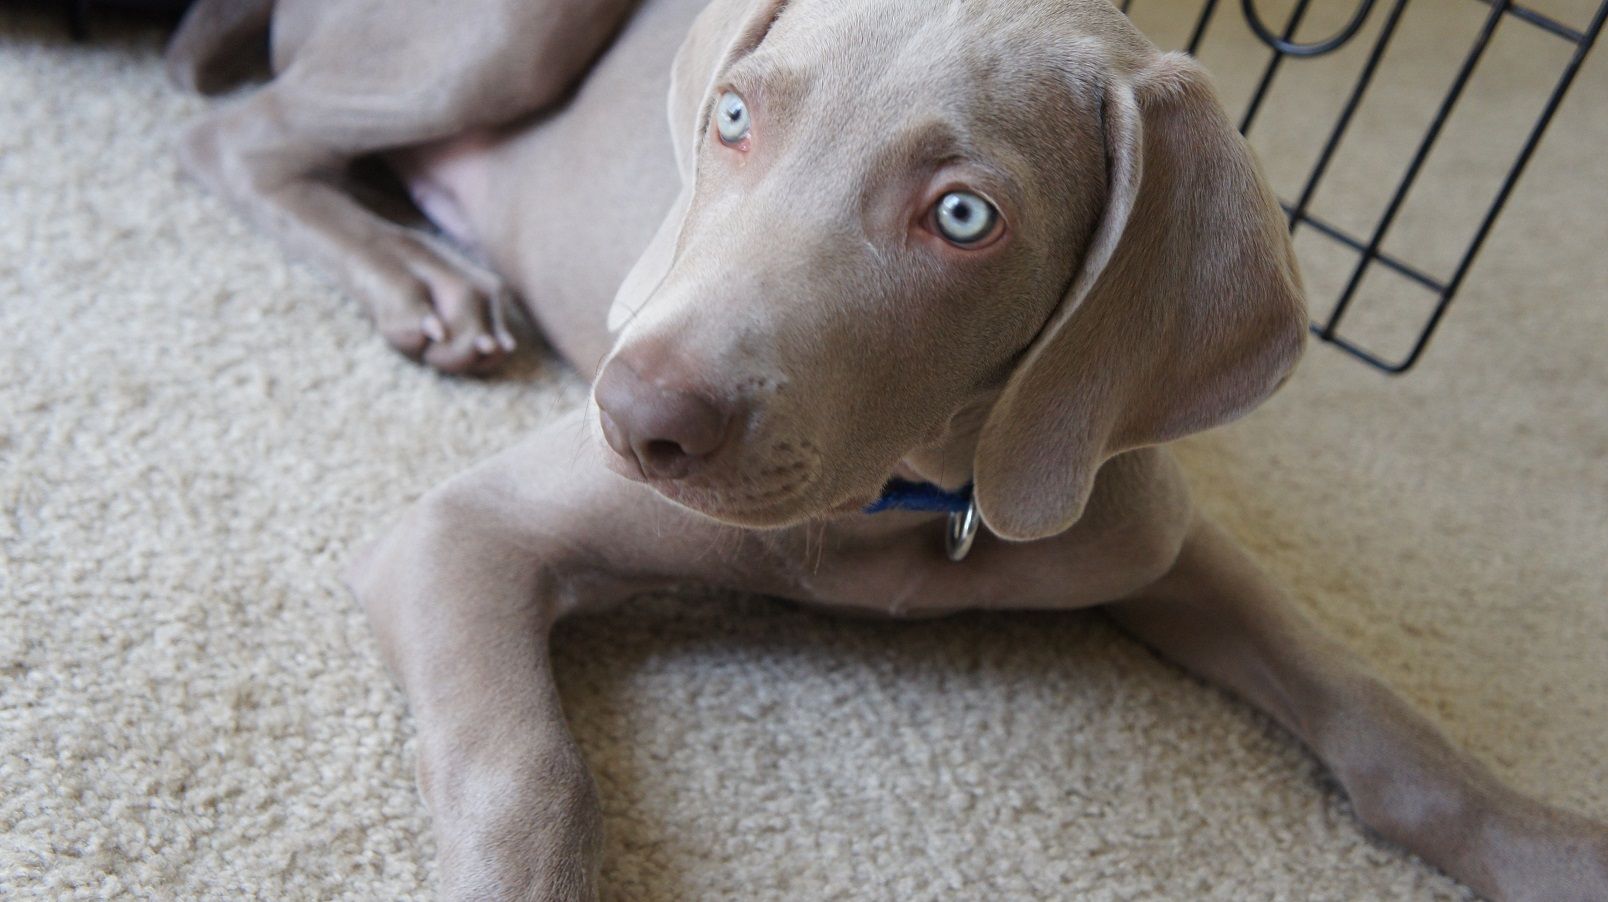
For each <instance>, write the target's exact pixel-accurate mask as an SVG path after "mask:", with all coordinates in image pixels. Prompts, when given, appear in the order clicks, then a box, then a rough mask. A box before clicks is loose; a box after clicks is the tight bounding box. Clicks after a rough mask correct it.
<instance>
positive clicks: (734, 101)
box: [715, 91, 753, 144]
mask: <svg viewBox="0 0 1608 902" xmlns="http://www.w3.org/2000/svg"><path fill="white" fill-rule="evenodd" d="M752 128H753V124H752V123H751V122H749V120H748V104H747V103H746V102H745V101H744V100H743V98H742V96H741V95H739V94H738V93H737V92H736V91H726V92H725V93H723V94H721V95H720V99H719V100H717V101H716V102H715V130H716V131H718V132H719V133H720V140H722V141H724V142H726V143H727V144H736V143H738V142H740V141H742V140H743V139H744V138H746V137H748V132H749V131H750V130H751V129H752Z"/></svg>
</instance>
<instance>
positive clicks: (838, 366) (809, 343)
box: [594, 0, 1306, 540]
mask: <svg viewBox="0 0 1608 902" xmlns="http://www.w3.org/2000/svg"><path fill="white" fill-rule="evenodd" d="M672 81H673V84H672V89H671V97H670V113H671V125H672V128H673V129H674V131H675V141H676V154H677V160H678V163H679V165H680V168H681V173H682V179H683V190H682V193H681V196H680V198H679V200H678V201H677V203H676V205H675V207H674V209H673V210H672V211H671V212H670V214H669V216H668V217H667V218H666V220H665V222H664V224H663V226H662V227H661V229H660V230H659V233H658V235H657V236H656V237H655V238H654V240H653V242H652V245H651V246H650V247H649V249H648V250H647V252H646V253H645V254H644V255H643V257H642V259H641V260H640V262H639V263H638V264H637V266H636V268H635V269H634V270H633V271H632V272H631V274H630V275H629V277H628V278H627V279H626V281H625V283H624V285H623V286H622V287H621V289H620V293H619V296H618V298H617V299H616V302H615V305H614V308H613V310H612V312H611V315H610V318H611V322H610V325H611V328H614V329H616V330H618V331H619V333H620V334H619V339H618V343H617V345H616V347H615V349H614V351H613V353H611V354H610V355H609V357H608V359H607V361H606V362H605V364H604V366H603V369H602V370H601V372H600V376H599V379H598V384H597V387H596V389H595V392H594V396H595V398H596V400H597V402H598V404H599V407H600V412H599V413H600V415H599V423H600V426H601V429H602V432H603V434H604V437H605V438H606V440H607V442H608V444H609V445H610V446H611V447H612V448H613V449H614V454H613V455H611V458H612V465H613V466H615V467H616V468H617V469H618V470H620V471H621V472H623V473H625V474H626V475H629V476H632V477H633V478H640V479H645V480H646V481H648V482H649V483H650V484H652V485H653V486H654V487H655V488H656V489H657V490H658V491H660V492H661V493H663V494H664V495H666V496H667V497H669V498H671V499H673V500H675V501H678V502H680V503H682V504H684V505H687V506H689V507H691V508H694V509H696V510H699V511H702V512H704V513H706V514H708V515H710V516H713V517H715V518H717V519H720V520H724V521H728V522H732V523H737V524H741V525H748V526H761V527H764V526H782V525H788V524H792V523H796V522H799V521H801V520H804V519H806V518H809V517H812V516H817V515H820V514H823V513H826V512H829V511H837V510H852V509H855V508H857V507H859V506H861V505H863V504H865V503H867V502H869V501H870V500H871V499H873V498H875V497H876V495H877V494H878V492H879V490H880V489H881V487H882V485H883V484H884V482H885V481H886V479H887V478H888V476H889V475H890V473H891V472H892V471H893V470H894V469H895V468H896V467H898V466H899V465H900V463H901V462H903V463H904V464H905V466H906V467H908V468H909V469H911V470H914V471H915V472H916V473H919V474H920V475H921V476H923V477H925V478H928V479H932V480H934V481H940V482H943V483H944V484H947V485H950V486H954V485H958V484H960V483H964V482H966V481H968V480H974V481H975V484H976V498H977V502H978V506H979V510H980V512H981V514H982V517H983V520H984V522H985V523H986V524H987V525H988V527H989V528H990V530H991V531H993V532H994V533H995V534H997V535H1000V536H1002V537H1004V538H1008V539H1018V540H1026V539H1033V538H1039V537H1043V536H1048V535H1053V534H1055V533H1057V532H1060V531H1062V530H1064V529H1066V528H1067V527H1069V526H1070V525H1071V524H1072V523H1074V522H1075V521H1076V520H1077V519H1078V517H1079V516H1080V515H1081V512H1082V509H1083V506H1084V503H1085V501H1086V500H1087V497H1088V494H1089V491H1090V488H1091V486H1092V482H1093V478H1094V474H1095V472H1096V471H1097V470H1098V469H1099V467H1100V465H1101V464H1102V463H1103V462H1104V461H1105V460H1107V459H1108V458H1110V457H1111V456H1113V455H1115V454H1117V453H1120V452H1122V451H1125V450H1128V449H1131V448H1135V447H1139V446H1143V445H1148V444H1154V443H1158V442H1164V441H1168V440H1171V439H1174V438H1177V437H1179V436H1182V435H1185V434H1187V433H1190V432H1194V431H1197V430H1201V429H1205V428H1208V427H1210V426H1213V425H1216V424H1219V423H1222V422H1225V421H1227V420H1229V419H1232V418H1234V417H1236V416H1238V415H1240V414H1242V413H1244V412H1245V411H1247V410H1249V409H1250V408H1251V407H1253V406H1254V405H1256V404H1257V403H1259V402H1260V401H1262V400H1263V399H1264V398H1266V397H1267V396H1268V395H1269V394H1271V393H1272V391H1273V390H1274V389H1275V388H1277V387H1278V385H1279V384H1280V383H1281V382H1282V381H1283V379H1284V378H1285V377H1286V375H1287V374H1288V373H1289V371H1290V370H1291V369H1292V367H1293V366H1294V364H1295V361H1296V359H1297V358H1298V357H1299V355H1300V352H1301V348H1302V346H1303V344H1304V341H1305V335H1306V315H1305V311H1304V309H1303V304H1302V297H1301V286H1300V281H1299V277H1298V275H1297V273H1296V268H1295V263H1294V259H1293V255H1292V253H1291V249H1290V244H1289V240H1288V237H1287V234H1286V231H1285V228H1284V225H1283V221H1282V219H1281V217H1280V215H1279V210H1278V206H1277V203H1276V202H1275V199H1274V198H1273V196H1272V194H1271V192H1270V191H1269V190H1268V188H1267V186H1266V185H1265V183H1264V182H1263V181H1262V179H1261V177H1260V175H1259V174H1258V171H1257V168H1256V164H1255V162H1254V161H1253V159H1252V157H1251V154H1250V152H1249V150H1248V149H1247V148H1246V146H1245V144H1244V142H1243V141H1241V139H1240V137H1239V135H1238V134H1236V133H1235V131H1234V129H1233V128H1232V126H1231V125H1230V124H1229V122H1228V121H1227V119H1226V117H1225V116H1224V114H1223V112H1222V110H1221V108H1220V106H1219V104H1218V102H1217V100H1216V98H1215V96H1214V94H1213V92H1212V89H1211V87H1210V86H1209V84H1208V83H1207V81H1206V79H1205V77H1204V75H1203V74H1202V72H1201V71H1200V69H1199V68H1198V67H1197V66H1196V65H1195V63H1194V62H1193V61H1191V60H1190V59H1189V58H1187V57H1185V56H1181V55H1177V54H1162V53H1160V52H1158V51H1157V50H1156V49H1155V48H1154V47H1153V46H1151V45H1150V44H1149V43H1148V42H1147V41H1146V40H1145V39H1144V38H1143V37H1142V36H1140V35H1139V34H1138V33H1137V32H1136V31H1135V30H1134V29H1133V27H1132V26H1131V25H1130V24H1129V23H1128V21H1127V19H1126V18H1125V17H1123V16H1122V15H1121V14H1120V13H1118V12H1117V11H1116V10H1115V9H1114V8H1112V7H1111V6H1110V5H1109V4H1108V3H1106V2H1105V0H1072V2H1066V3H1045V2H1042V0H998V2H991V3H976V2H961V0H875V2H869V0H863V2H844V0H790V2H789V0H715V2H714V3H713V4H712V5H711V6H710V7H709V9H708V10H707V11H706V12H705V13H704V14H703V15H702V16H701V17H700V18H699V20H698V22H697V24H696V26H695V27H694V28H693V30H692V32H691V34H690V35H689V37H688V38H687V41H686V43H685V44H684V46H683V47H682V49H681V52H680V55H679V56H678V58H677V61H676V65H675V69H674V73H673V79H672Z"/></svg>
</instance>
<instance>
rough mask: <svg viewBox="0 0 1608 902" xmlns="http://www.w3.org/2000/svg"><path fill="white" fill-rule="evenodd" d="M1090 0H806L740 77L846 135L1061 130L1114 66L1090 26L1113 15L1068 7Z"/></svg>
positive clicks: (1011, 140)
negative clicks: (945, 128)
mask: <svg viewBox="0 0 1608 902" xmlns="http://www.w3.org/2000/svg"><path fill="white" fill-rule="evenodd" d="M1083 5H1084V3H1083V2H1081V0H1078V2H1073V3H1070V4H1055V3H1049V4H1046V3H1043V2H1042V0H1038V2H1019V0H991V2H976V0H878V2H875V3H870V2H852V0H851V2H844V0H803V2H799V0H794V2H792V3H789V4H788V5H787V6H786V7H785V9H784V10H783V12H782V14H781V15H780V17H779V18H778V19H777V21H776V22H775V23H774V25H773V26H772V28H771V29H770V31H769V32H768V34H767V36H766V38H765V40H764V42H763V43H762V44H761V45H760V46H759V47H758V48H756V49H755V50H754V51H753V52H751V53H750V54H748V55H747V56H746V57H744V58H742V59H741V60H739V61H738V62H737V63H736V64H735V65H734V66H733V67H732V69H731V70H730V72H729V73H728V76H729V80H731V81H733V82H736V83H737V84H739V85H744V84H746V85H748V86H752V87H753V88H755V89H757V90H758V91H760V92H761V95H762V96H763V98H764V100H765V104H764V105H765V106H766V107H767V108H768V109H770V110H771V111H772V112H773V114H775V113H781V114H787V113H793V114H797V117H802V116H803V115H804V113H805V111H807V112H808V117H807V118H808V119H809V120H810V121H811V122H812V123H813V124H814V125H815V127H816V128H818V129H822V130H827V131H832V132H833V133H835V134H837V135H847V134H849V133H853V132H858V131H862V130H865V129H867V128H869V129H872V130H875V131H878V132H879V133H880V134H882V135H884V136H886V135H888V134H890V133H892V132H900V131H911V130H915V129H922V130H928V126H929V125H930V124H931V123H933V122H935V121H943V122H946V123H948V124H949V125H950V126H952V127H953V130H954V133H955V136H956V137H957V138H959V139H961V143H964V144H967V145H969V146H973V147H975V146H979V145H987V144H989V143H1005V144H1009V145H1013V146H1021V145H1023V144H1025V143H1036V142H1037V141H1039V140H1044V139H1049V140H1056V141H1060V140H1064V139H1065V138H1066V137H1067V136H1066V135H1062V134H1058V133H1059V132H1061V131H1064V130H1066V129H1068V128H1072V129H1076V128H1078V127H1079V124H1080V122H1081V121H1085V120H1087V118H1088V114H1089V113H1090V112H1092V111H1093V110H1094V109H1095V107H1096V105H1097V103H1098V99H1097V94H1098V92H1099V86H1100V85H1101V84H1102V83H1103V82H1104V81H1105V80H1106V78H1105V73H1106V71H1107V69H1108V68H1109V59H1108V54H1107V52H1106V50H1105V44H1104V42H1102V41H1099V40H1095V39H1093V38H1091V37H1090V36H1089V33H1090V29H1091V28H1100V27H1105V25H1102V24H1101V23H1099V22H1096V23H1094V25H1090V23H1088V22H1085V21H1082V19H1080V18H1079V17H1078V16H1075V15H1070V14H1069V13H1068V10H1074V9H1077V8H1080V7H1082V6H1083ZM1102 5H1107V6H1108V4H1103V2H1102ZM1112 12H1113V14H1114V15H1116V16H1117V17H1118V18H1120V15H1121V14H1120V13H1115V11H1114V10H1112ZM795 118H796V117H795ZM1051 132H1053V133H1057V134H1048V133H1051Z"/></svg>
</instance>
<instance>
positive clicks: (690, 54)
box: [608, 0, 787, 332]
mask: <svg viewBox="0 0 1608 902" xmlns="http://www.w3.org/2000/svg"><path fill="white" fill-rule="evenodd" d="M786 5H787V0H714V2H712V3H710V4H709V5H708V6H707V7H705V8H704V11H703V12H701V13H699V14H698V18H697V19H696V20H695V21H694V22H693V24H692V29H691V30H690V31H688V32H687V37H686V39H685V40H684V41H682V43H681V49H680V50H678V51H676V59H675V63H674V65H672V67H671V69H670V99H669V114H670V139H671V141H672V143H673V144H674V147H675V154H676V168H677V169H678V170H679V171H680V173H681V194H680V195H679V196H678V197H677V198H676V202H675V205H674V206H672V207H671V208H670V211H669V213H667V214H666V215H665V218H664V222H662V223H660V225H659V231H658V232H657V233H655V234H654V236H653V241H652V242H650V243H649V244H648V247H647V250H645V251H643V253H642V256H641V257H639V258H638V259H637V263H636V266H634V267H632V268H631V272H630V273H628V274H627V275H626V277H625V281H624V282H623V283H622V284H621V285H620V290H619V291H618V292H617V293H616V294H615V296H614V305H613V306H612V307H610V308H609V322H608V325H609V331H611V332H617V331H619V330H620V329H621V328H623V327H624V326H625V324H626V322H627V321H629V320H630V318H631V316H632V315H634V314H635V313H636V312H637V311H638V310H640V309H642V305H643V304H645V303H647V301H648V298H650V297H651V296H652V295H653V292H654V290H655V289H657V288H658V287H659V283H660V282H662V281H664V277H665V275H666V274H668V273H669V271H670V267H671V265H672V264H674V262H675V256H676V248H677V245H678V244H679V243H680V241H681V227H682V224H683V223H684V222H685V221H686V218H687V211H688V210H690V209H691V208H692V197H693V192H694V190H695V189H696V187H697V180H698V143H699V142H700V141H702V140H703V138H704V135H705V133H706V132H707V131H708V128H709V117H710V113H711V110H712V108H713V104H714V87H715V83H716V81H717V80H718V79H719V78H720V76H721V74H722V73H723V72H725V71H726V69H727V68H728V67H729V66H730V65H731V64H732V62H733V61H735V60H736V59H737V58H738V57H741V56H743V55H745V54H747V53H750V52H752V51H753V50H754V48H755V47H758V46H759V44H760V43H761V42H762V41H764V40H765V35H766V34H768V33H769V32H770V29H771V26H772V25H774V24H776V19H777V17H778V16H780V15H781V13H782V8H783V7H784V6H786Z"/></svg>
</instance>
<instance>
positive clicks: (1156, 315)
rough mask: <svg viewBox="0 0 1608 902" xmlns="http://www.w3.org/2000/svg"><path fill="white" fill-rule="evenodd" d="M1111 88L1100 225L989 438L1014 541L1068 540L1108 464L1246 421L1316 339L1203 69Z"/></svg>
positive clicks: (1185, 64) (986, 480)
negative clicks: (1065, 534)
mask: <svg viewBox="0 0 1608 902" xmlns="http://www.w3.org/2000/svg"><path fill="white" fill-rule="evenodd" d="M1113 78H1116V79H1118V80H1117V81H1114V82H1113V83H1112V84H1110V85H1108V86H1107V88H1106V92H1105V97H1104V112H1103V117H1104V120H1105V121H1104V125H1105V136H1106V159H1107V172H1106V179H1107V183H1108V186H1109V188H1108V191H1109V195H1108V198H1107V201H1106V206H1105V211H1104V213H1103V215H1102V219H1101V223H1100V225H1099V226H1098V227H1097V229H1096V232H1095V235H1094V237H1093V239H1092V240H1091V242H1090V245H1089V247H1088V250H1087V251H1086V252H1085V257H1084V261H1083V265H1082V268H1081V270H1080V271H1079V273H1078V275H1077V276H1076V277H1075V278H1074V279H1073V283H1072V286H1071V288H1070V290H1069V291H1068V293H1067V296H1066V298H1065V299H1064V300H1063V301H1062V303H1061V306H1060V307H1059V308H1057V310H1056V312H1055V313H1054V314H1053V315H1052V316H1051V317H1050V320H1049V321H1048V323H1047V324H1046V325H1045V328H1044V330H1043V332H1042V333H1041V334H1040V335H1039V337H1038V338H1037V339H1035V341H1034V343H1033V344H1032V345H1031V346H1030V347H1029V348H1028V350H1027V352H1026V353H1025V354H1024V355H1023V357H1022V360H1021V362H1020V363H1019V364H1018V366H1017V368H1016V370H1015V371H1014V372H1013V373H1012V374H1011V376H1010V378H1009V380H1008V381H1007V382H1006V385H1005V388H1004V389H1003V391H1002V392H1001V394H1000V397H999V399H998V400H997V401H996V402H995V405H994V407H993V409H992V411H991V412H990V413H989V416H988V419H987V421H986V422H985V423H984V426H983V430H982V433H981V434H980V436H979V438H978V446H977V457H976V460H975V462H974V478H975V481H976V498H977V506H978V511H979V513H980V514H981V515H982V518H983V522H984V523H986V524H987V525H988V528H989V529H990V530H991V531H992V532H993V533H995V534H996V535H998V536H1000V537H1002V538H1005V539H1010V540H1018V541H1025V540H1030V539H1038V538H1043V537H1045V536H1050V535H1054V534H1056V533H1059V532H1062V531H1064V530H1066V529H1067V528H1069V527H1070V526H1071V525H1072V524H1073V523H1076V522H1077V520H1078V518H1079V517H1080V516H1082V514H1083V507H1084V504H1085V503H1086V502H1087V501H1088V497H1089V492H1090V490H1091V489H1092V488H1093V484H1094V476H1095V473H1096V472H1097V471H1098V470H1099V468H1100V466H1101V465H1102V464H1103V463H1105V461H1106V460H1108V459H1110V458H1111V457H1112V456H1114V455H1116V454H1119V453H1121V452H1123V451H1127V450H1130V449H1133V448H1138V447H1142V446H1145V445H1152V444H1157V443H1160V442H1165V441H1169V440H1171V439H1175V438H1179V437H1181V436H1184V435H1187V434H1189V433H1192V432H1197V431H1200V430H1202V429H1207V428H1210V427H1212V426H1216V425H1219V424H1221V423H1225V422H1227V421H1229V420H1232V419H1234V418H1236V417H1238V416H1240V415H1241V414H1243V413H1245V412H1246V411H1248V410H1250V409H1251V408H1252V407H1254V406H1256V405H1257V404H1258V403H1260V402H1261V401H1262V400H1264V399H1265V398H1267V396H1268V395H1270V394H1272V393H1273V391H1274V390H1275V389H1276V388H1278V387H1279V385H1280V384H1281V383H1282V382H1283V380H1284V379H1285V378H1286V377H1287V376H1288V375H1289V373H1290V371H1291V370H1292V369H1293V368H1294V366H1295V362H1296V360H1297V359H1298V358H1299V357H1300V354H1301V349H1302V348H1303V346H1304V345H1305V340H1306V332H1307V318H1306V311H1305V308H1304V303H1303V300H1302V290H1301V281H1300V276H1299V274H1298V273H1297V271H1296V266H1295V259H1294V255H1293V251H1292V249H1291V247H1290V241H1289V235H1288V232H1287V231H1286V227H1285V223H1284V219H1283V217H1282V215H1281V214H1280V212H1279V207H1278V202H1277V200H1276V199H1275V198H1274V196H1273V194H1272V192H1271V191H1270V190H1269V188H1268V187H1267V184H1266V183H1265V182H1264V181H1263V180H1262V177H1261V175H1260V173H1259V172H1258V170H1257V166H1256V162H1255V160H1254V159H1253V158H1252V156H1251V153H1250V150H1249V148H1248V147H1247V146H1246V145H1245V142H1244V141H1243V140H1242V139H1241V138H1240V136H1239V134H1238V133H1237V132H1235V130H1234V128H1233V127H1232V126H1231V125H1230V124H1229V122H1228V119H1227V117H1226V116H1225V115H1224V113H1223V111H1222V108H1221V106H1220V105H1219V103H1218V101H1217V98H1216V96H1215V94H1214V93H1213V91H1212V89H1211V86H1210V84H1209V83H1208V82H1207V80H1206V77H1205V74H1204V72H1202V71H1201V69H1200V68H1199V66H1197V65H1196V64H1195V62H1194V61H1193V60H1191V59H1189V58H1188V57H1186V56H1184V55H1182V54H1165V55H1160V56H1158V57H1156V58H1154V60H1153V61H1152V63H1151V65H1150V66H1148V67H1147V68H1146V69H1145V70H1144V71H1141V72H1139V73H1137V74H1136V75H1134V76H1133V78H1132V80H1131V82H1127V81H1123V80H1121V79H1120V77H1119V76H1115V75H1114V76H1113Z"/></svg>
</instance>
